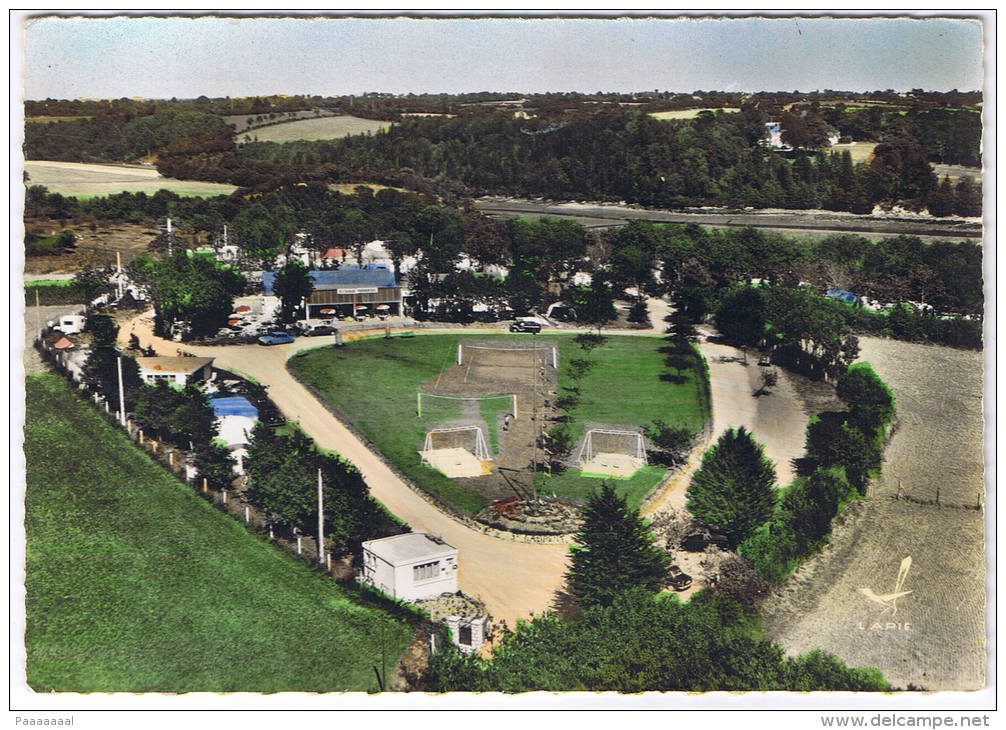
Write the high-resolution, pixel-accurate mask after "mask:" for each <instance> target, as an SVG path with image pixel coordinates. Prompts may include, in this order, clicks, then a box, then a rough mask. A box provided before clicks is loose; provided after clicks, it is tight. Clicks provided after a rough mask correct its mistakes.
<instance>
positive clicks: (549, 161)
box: [238, 109, 981, 215]
mask: <svg viewBox="0 0 1006 730" xmlns="http://www.w3.org/2000/svg"><path fill="white" fill-rule="evenodd" d="M960 115H961V116H962V118H975V119H978V118H979V115H977V114H975V113H972V112H960ZM899 118H900V116H899ZM881 119H883V116H882V117H881ZM926 119H927V117H926V116H925V115H924V114H919V115H916V116H914V117H912V124H914V126H911V125H908V124H907V123H905V124H903V125H900V126H895V125H889V126H888V127H885V129H884V131H883V137H882V141H881V142H880V144H879V145H878V147H877V149H876V151H875V154H874V157H873V160H872V161H871V162H870V164H862V165H854V164H853V162H852V159H851V157H850V156H849V155H848V153H847V152H843V153H841V154H838V155H829V154H826V153H822V152H819V151H810V150H807V151H804V150H797V151H795V152H793V153H790V154H780V153H779V152H777V151H773V150H770V149H768V148H767V147H765V146H764V145H763V144H762V140H763V136H764V131H765V127H764V117H763V116H762V114H761V113H760V112H758V111H757V110H754V109H747V110H744V111H741V112H738V113H724V112H716V113H712V112H706V113H700V115H699V116H698V117H697V118H696V119H694V120H658V119H654V118H652V117H649V116H647V115H645V114H639V113H637V112H621V111H617V112H612V113H610V114H601V113H596V114H594V115H591V116H586V117H570V118H566V119H562V120H559V121H557V120H555V119H551V120H549V119H515V118H512V117H508V116H505V115H502V114H495V115H486V116H483V117H479V118H451V119H440V118H418V119H409V120H406V121H403V122H402V123H401V124H398V125H395V126H394V127H392V128H391V129H389V130H388V131H386V132H381V133H378V134H375V135H359V136H354V137H348V138H345V139H341V140H334V141H327V142H326V141H321V142H289V143H286V144H282V145H281V144H277V143H266V142H258V143H250V144H247V145H243V146H242V147H241V149H240V150H239V153H238V156H239V157H240V158H241V159H244V160H247V161H257V162H272V163H280V164H286V165H303V166H312V165H320V164H334V165H338V166H341V167H344V168H350V169H355V168H367V169H374V170H378V171H383V172H400V171H404V170H407V171H409V172H414V173H415V174H417V175H419V176H421V177H424V178H428V179H448V180H454V181H458V182H460V183H462V184H463V185H465V186H466V187H467V188H468V189H469V190H470V191H471V192H472V193H473V194H501V195H515V196H529V195H530V196H545V197H548V198H553V199H564V200H570V199H572V200H584V199H587V200H615V201H618V200H622V201H626V202H630V203H638V204H642V205H646V206H652V207H660V208H682V207H686V206H702V205H726V206H730V207H744V206H754V207H761V208H764V207H779V208H792V209H809V208H825V209H829V210H845V211H852V212H856V213H868V212H870V211H871V210H872V209H873V206H874V205H875V204H876V203H891V202H895V201H901V200H906V201H913V204H914V205H915V206H916V207H922V206H924V205H925V204H927V203H928V202H929V200H930V198H932V197H933V196H934V194H935V193H936V191H937V189H938V179H937V177H936V175H935V174H934V173H933V171H932V169H931V168H930V166H929V164H928V162H929V161H930V160H931V158H933V157H934V156H937V157H940V159H951V156H950V155H943V154H942V153H943V152H946V151H948V150H952V151H953V155H952V159H953V160H954V161H960V160H963V159H968V160H970V159H977V158H978V155H979V153H978V143H979V141H980V131H981V128H980V122H979V124H978V126H977V127H976V129H977V132H978V135H977V137H975V138H973V139H972V138H969V140H970V142H969V144H967V145H965V147H966V149H964V150H961V149H960V144H958V141H959V140H958V137H959V135H958V134H957V130H959V127H958V125H957V124H947V123H945V121H940V122H939V124H937V123H936V122H930V121H926ZM930 127H931V128H932V129H931V130H929V129H928V128H930ZM944 127H945V129H944ZM920 128H926V129H927V131H931V134H929V135H923V137H922V139H924V140H930V142H928V143H926V144H924V143H923V142H922V141H920V139H919V138H918V137H916V136H913V135H912V132H914V133H915V134H919V133H920ZM939 130H943V132H944V133H943V134H938V132H939ZM951 130H952V131H953V134H951V133H950V131H951ZM932 150H940V151H941V154H940V155H934V154H933V152H932ZM959 187H960V185H958V188H959ZM969 192H970V191H964V190H960V191H958V190H955V191H954V194H955V197H954V199H953V200H952V201H951V206H952V207H953V206H954V205H957V207H958V208H960V209H961V210H962V211H964V210H965V209H966V213H962V214H970V215H976V214H978V210H980V200H979V198H978V197H975V196H974V195H971V197H970V198H968V193H969ZM965 198H968V199H967V200H966V201H965ZM958 200H959V201H960V203H959V204H958Z"/></svg>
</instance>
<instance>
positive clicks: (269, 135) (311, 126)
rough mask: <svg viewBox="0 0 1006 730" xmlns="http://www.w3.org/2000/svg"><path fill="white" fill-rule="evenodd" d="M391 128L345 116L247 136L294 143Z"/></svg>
mask: <svg viewBox="0 0 1006 730" xmlns="http://www.w3.org/2000/svg"><path fill="white" fill-rule="evenodd" d="M390 126H391V122H381V121H378V120H375V119H361V118H360V117H351V116H348V115H343V116H338V117H317V118H315V119H300V120H297V121H295V122H283V123H282V124H273V125H270V126H268V127H260V128H258V129H250V130H248V131H247V132H246V134H248V135H250V136H252V137H257V138H258V141H259V142H294V141H296V140H318V139H341V138H342V137H348V136H350V135H353V134H366V133H368V132H370V133H374V132H379V131H381V130H383V129H388V127H390Z"/></svg>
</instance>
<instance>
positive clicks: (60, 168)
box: [24, 160, 237, 198]
mask: <svg viewBox="0 0 1006 730" xmlns="http://www.w3.org/2000/svg"><path fill="white" fill-rule="evenodd" d="M24 169H25V172H27V173H28V178H29V179H28V181H27V182H26V184H27V185H44V186H45V187H47V188H48V189H49V192H50V193H59V194H60V195H66V196H71V197H76V198H97V197H103V196H107V195H114V194H116V193H124V192H129V193H140V192H142V193H146V194H147V195H153V194H154V193H156V192H157V191H158V190H170V191H171V192H173V193H177V194H178V195H186V196H194V197H210V196H213V195H230V194H231V193H232V192H234V191H235V190H237V187H235V186H234V185H225V184H223V183H211V182H200V181H198V180H175V179H174V178H170V177H162V176H161V174H160V173H159V172H157V170H155V169H154V168H153V167H127V166H124V165H91V164H87V163H82V162H55V161H50V160H27V161H25V163H24Z"/></svg>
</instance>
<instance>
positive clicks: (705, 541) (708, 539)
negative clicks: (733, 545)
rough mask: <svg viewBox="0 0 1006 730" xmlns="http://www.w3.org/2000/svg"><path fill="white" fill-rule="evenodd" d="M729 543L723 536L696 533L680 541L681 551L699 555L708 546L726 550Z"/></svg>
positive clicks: (710, 533)
mask: <svg viewBox="0 0 1006 730" xmlns="http://www.w3.org/2000/svg"><path fill="white" fill-rule="evenodd" d="M729 544H730V541H729V540H728V539H727V538H726V536H725V535H717V534H716V533H715V532H696V533H695V534H694V535H689V536H688V537H686V538H685V539H684V540H682V541H681V549H682V550H687V551H688V552H690V553H701V552H702V551H703V550H705V549H706V548H707V547H709V546H710V545H713V546H715V547H718V548H723V549H726V548H727V546H728V545H729Z"/></svg>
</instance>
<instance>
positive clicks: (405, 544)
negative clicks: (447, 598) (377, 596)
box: [360, 532, 458, 601]
mask: <svg viewBox="0 0 1006 730" xmlns="http://www.w3.org/2000/svg"><path fill="white" fill-rule="evenodd" d="M360 581H361V582H362V583H366V584H367V585H370V586H373V587H374V588H377V589H378V590H380V591H382V592H384V593H386V594H388V595H389V596H391V597H392V598H398V599H400V600H403V601H419V600H422V599H424V598H436V597H437V596H439V595H440V594H441V593H455V592H457V590H458V549H457V548H456V547H454V546H453V545H449V544H448V543H446V542H444V541H443V540H442V539H440V538H438V537H433V536H432V535H427V534H426V533H425V532H408V533H405V534H404V535H393V536H391V537H384V538H381V539H379V540H367V541H366V542H364V543H363V569H362V571H361V573H360Z"/></svg>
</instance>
